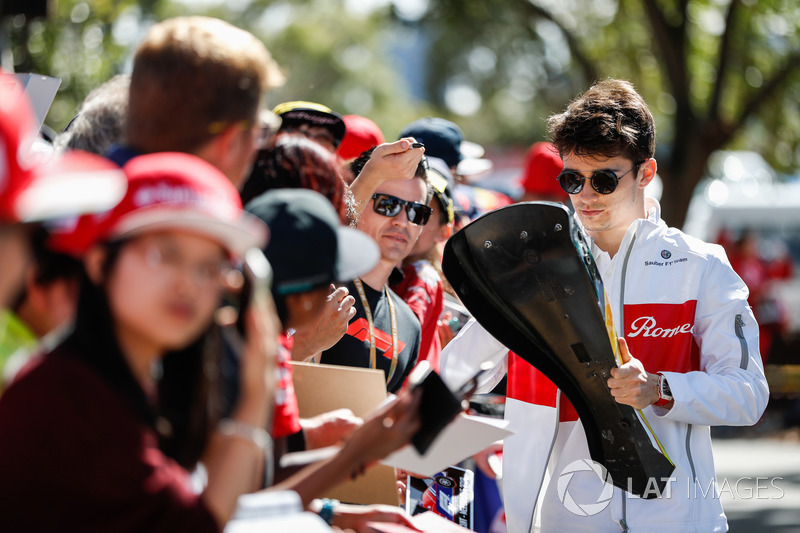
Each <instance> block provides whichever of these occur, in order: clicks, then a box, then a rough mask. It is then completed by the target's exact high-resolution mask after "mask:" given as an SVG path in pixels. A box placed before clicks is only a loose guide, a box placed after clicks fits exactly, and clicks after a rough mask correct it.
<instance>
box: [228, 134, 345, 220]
mask: <svg viewBox="0 0 800 533" xmlns="http://www.w3.org/2000/svg"><path fill="white" fill-rule="evenodd" d="M273 189H311V190H312V191H317V192H318V193H320V194H322V195H323V196H325V197H326V198H327V199H328V200H329V201H330V202H331V204H333V207H334V209H336V212H337V213H338V214H339V219H340V220H341V222H342V223H343V224H346V225H351V224H353V223H354V222H355V209H354V206H353V195H352V194H351V193H350V189H349V188H348V187H347V185H346V184H345V182H344V180H343V179H342V176H341V173H340V171H339V164H338V162H337V160H336V156H335V155H334V154H333V153H331V152H330V151H329V150H326V149H325V148H323V147H322V146H320V144H319V143H316V142H314V141H312V140H310V139H308V137H305V136H304V135H300V134H285V135H281V136H279V137H278V138H277V140H276V141H275V145H274V146H273V147H271V148H269V149H267V150H261V151H260V152H259V153H258V156H257V158H256V162H255V163H254V164H253V169H252V170H251V171H250V176H249V177H248V178H247V181H246V182H245V184H244V188H243V189H242V203H244V204H247V203H248V202H250V201H251V200H252V199H254V198H256V197H257V196H260V195H261V194H262V193H264V192H266V191H270V190H273Z"/></svg>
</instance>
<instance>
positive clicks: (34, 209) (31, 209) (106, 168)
mask: <svg viewBox="0 0 800 533" xmlns="http://www.w3.org/2000/svg"><path fill="white" fill-rule="evenodd" d="M37 135H38V131H37V128H36V123H35V120H34V116H33V110H32V108H31V105H30V102H29V101H28V97H27V95H26V94H25V92H24V90H23V88H22V85H21V84H20V83H19V82H18V81H17V79H16V78H15V77H14V76H11V75H9V74H6V73H3V72H2V71H0V220H2V221H3V222H6V223H9V222H10V223H16V222H38V221H42V220H47V219H53V218H58V217H63V216H68V215H76V214H79V213H86V212H94V211H99V210H103V209H108V208H110V207H112V206H113V205H114V204H116V203H117V202H118V201H119V200H120V198H122V195H123V194H124V193H125V176H124V175H123V173H122V171H121V170H120V169H119V168H118V167H117V166H116V165H114V164H113V163H111V162H110V161H107V160H106V159H104V158H102V157H99V156H96V155H93V154H89V153H86V152H70V153H67V154H66V155H64V156H63V157H57V158H54V159H52V160H50V161H49V162H48V163H47V164H42V163H41V162H40V160H39V158H38V157H37V155H36V154H34V153H33V152H32V151H31V148H32V146H33V142H34V140H35V139H36V136H37Z"/></svg>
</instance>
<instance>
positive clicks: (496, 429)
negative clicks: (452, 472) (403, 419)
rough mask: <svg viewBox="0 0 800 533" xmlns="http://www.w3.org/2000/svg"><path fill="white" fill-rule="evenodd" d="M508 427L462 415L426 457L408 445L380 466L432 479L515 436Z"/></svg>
mask: <svg viewBox="0 0 800 533" xmlns="http://www.w3.org/2000/svg"><path fill="white" fill-rule="evenodd" d="M508 424H509V422H508V420H503V419H502V418H490V417H488V416H472V415H465V414H460V415H458V416H457V417H456V418H455V420H453V422H451V423H450V425H448V426H447V427H446V428H444V429H443V430H442V432H441V433H439V435H438V436H437V437H436V440H434V441H433V444H431V446H430V448H428V451H427V452H426V453H425V455H420V454H419V452H417V450H416V448H414V446H412V445H408V446H405V447H403V448H402V449H400V450H398V451H396V452H394V453H393V454H391V455H390V456H388V457H386V458H385V459H384V460H383V461H381V463H382V464H385V465H387V466H393V467H395V468H402V469H403V470H408V471H409V472H413V473H415V474H421V475H424V476H426V477H430V476H433V475H434V474H436V473H437V472H441V471H442V470H444V469H445V468H447V467H448V466H452V465H455V464H458V463H459V462H461V461H463V460H464V459H466V458H467V457H471V456H472V455H474V454H476V453H478V452H479V451H481V450H483V449H485V448H487V447H488V446H489V445H490V444H492V443H494V442H496V441H498V440H501V439H504V438H506V437H507V436H509V435H512V434H513V433H514V432H513V431H511V430H510V429H508Z"/></svg>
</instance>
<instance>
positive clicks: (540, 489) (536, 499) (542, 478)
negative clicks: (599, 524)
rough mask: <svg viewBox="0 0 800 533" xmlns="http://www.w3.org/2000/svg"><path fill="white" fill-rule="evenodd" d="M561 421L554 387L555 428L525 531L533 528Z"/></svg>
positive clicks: (559, 394) (558, 399)
mask: <svg viewBox="0 0 800 533" xmlns="http://www.w3.org/2000/svg"><path fill="white" fill-rule="evenodd" d="M560 422H561V389H556V429H555V431H554V432H553V439H552V440H551V441H550V449H549V450H548V451H547V460H546V461H545V463H544V470H543V471H542V477H541V478H540V479H539V483H538V485H537V486H538V487H539V490H537V491H536V497H535V498H534V500H533V510H532V511H531V518H530V520H529V522H528V529H527V531H532V530H533V522H534V520H535V518H536V505H537V504H538V503H539V494H540V493H541V492H542V485H543V484H544V478H545V476H546V475H547V464H548V463H549V462H550V457H551V456H552V455H553V448H554V447H555V445H556V439H557V438H558V427H559V424H560Z"/></svg>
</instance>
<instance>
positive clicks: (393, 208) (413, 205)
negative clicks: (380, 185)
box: [372, 193, 433, 226]
mask: <svg viewBox="0 0 800 533" xmlns="http://www.w3.org/2000/svg"><path fill="white" fill-rule="evenodd" d="M372 199H373V200H374V202H373V203H372V210H373V211H375V212H376V213H378V214H379V215H383V216H385V217H396V216H397V215H399V214H400V211H401V210H402V209H403V207H404V206H405V208H406V215H407V216H408V221H409V222H411V223H412V224H416V225H417V226H424V225H425V224H426V223H427V222H428V219H429V218H431V213H433V209H431V208H430V207H428V206H427V205H425V204H421V203H419V202H409V201H408V200H403V199H402V198H398V197H397V196H392V195H389V194H380V193H375V194H373V195H372Z"/></svg>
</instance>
